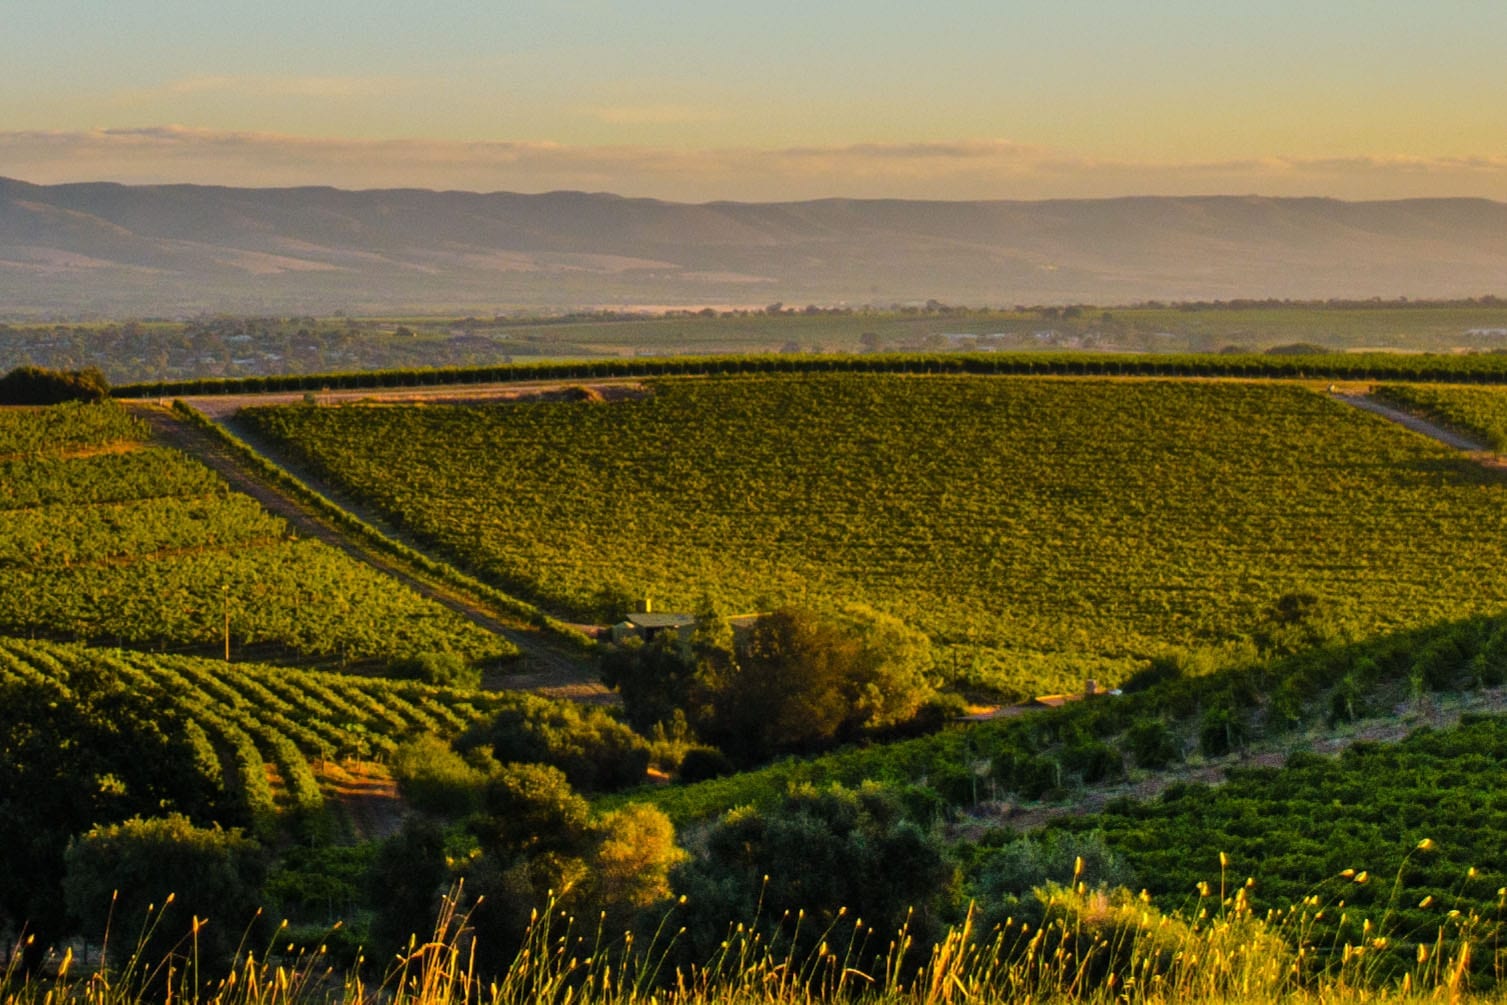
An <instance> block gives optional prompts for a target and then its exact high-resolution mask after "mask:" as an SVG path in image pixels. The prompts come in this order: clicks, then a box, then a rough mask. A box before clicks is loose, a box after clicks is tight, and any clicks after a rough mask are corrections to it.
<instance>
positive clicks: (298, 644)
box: [0, 405, 511, 664]
mask: <svg viewBox="0 0 1507 1005" xmlns="http://www.w3.org/2000/svg"><path fill="white" fill-rule="evenodd" d="M227 616H228V618H229V622H230V628H229V631H230V635H231V642H232V645H233V647H234V648H236V649H237V650H245V649H246V648H247V647H255V650H254V651H256V652H257V653H259V654H264V655H268V656H276V657H292V658H297V659H306V660H316V661H323V662H335V663H340V664H349V663H355V662H360V661H374V660H386V659H390V658H394V657H402V656H408V655H414V654H419V653H426V652H456V653H459V654H461V655H463V656H465V657H467V658H469V659H474V660H480V659H491V658H496V657H499V656H502V655H505V654H507V653H508V652H510V651H511V647H510V646H509V645H508V644H507V643H506V642H504V641H502V640H499V639H496V638H494V637H493V636H491V635H489V634H487V633H486V632H483V631H482V630H480V629H478V628H476V627H474V626H472V625H471V624H470V623H469V622H466V621H465V620H464V619H462V618H460V617H459V616H458V615H456V614H453V613H451V612H450V611H448V610H445V609H444V608H442V607H440V606H439V605H437V604H434V603H432V602H430V601H428V600H425V599H423V598H421V597H419V596H417V595H416V594H414V593H412V592H410V591H408V590H406V589H402V588H399V587H397V586H396V585H395V584H394V583H392V582H391V581H390V580H388V579H387V578H385V577H383V576H381V575H379V574H378V573H376V572H374V571H372V570H371V569H369V568H368V567H366V566H364V565H361V564H359V563H357V562H355V561H354V560H352V559H350V558H347V557H346V556H345V555H342V554H340V553H338V552H336V551H335V550H333V549H331V548H329V547H327V546H325V545H323V544H321V543H318V542H314V541H307V540H296V539H294V538H293V537H292V536H291V534H290V533H289V530H288V527H287V525H286V524H285V523H284V521H283V520H282V519H281V518H278V517H274V516H271V515H269V514H268V513H266V512H264V511H263V510H262V509H261V508H260V507H259V506H258V505H257V504H256V503H255V502H253V501H252V500H251V499H250V498H248V497H246V496H241V495H237V494H235V493H232V492H230V491H229V490H228V489H227V487H226V486H225V484H224V483H223V482H222V481H220V479H219V478H218V477H217V476H215V475H214V474H212V473H211V472H210V471H209V470H208V469H206V468H204V467H203V466H201V465H200V464H198V463H197V462H195V461H193V460H191V459H189V458H188V457H186V456H184V455H183V454H180V453H178V452H177V451H174V450H169V449H166V448H163V447H158V446H153V445H151V444H150V443H148V442H147V432H146V429H145V427H144V426H143V425H142V424H141V423H140V422H139V421H137V420H136V419H133V418H132V417H131V416H130V415H129V414H127V413H126V412H125V411H124V410H123V409H121V408H119V407H117V406H114V405H92V406H82V405H67V406H57V407H53V408H46V409H4V410H0V630H3V631H6V632H9V633H11V634H37V635H43V636H48V637H54V638H67V639H82V640H95V641H101V642H107V643H111V644H115V645H130V646H142V647H154V648H162V647H169V648H183V649H193V648H210V647H217V644H219V643H221V641H222V638H223V634H224V632H225V619H226V617H227Z"/></svg>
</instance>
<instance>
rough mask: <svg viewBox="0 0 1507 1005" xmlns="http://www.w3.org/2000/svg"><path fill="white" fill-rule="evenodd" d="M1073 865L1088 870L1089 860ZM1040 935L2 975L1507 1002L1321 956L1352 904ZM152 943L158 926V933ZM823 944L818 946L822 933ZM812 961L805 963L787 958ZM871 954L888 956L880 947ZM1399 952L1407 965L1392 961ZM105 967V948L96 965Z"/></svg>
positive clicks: (1469, 935) (559, 990) (187, 990)
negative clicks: (685, 957)
mask: <svg viewBox="0 0 1507 1005" xmlns="http://www.w3.org/2000/svg"><path fill="white" fill-rule="evenodd" d="M1079 866H1080V868H1081V861H1080V863H1079ZM1037 896H1038V898H1039V900H1040V902H1041V905H1042V908H1043V913H1042V917H1041V919H1040V920H1039V922H1038V923H1036V924H1032V923H1029V922H1022V921H1016V920H1014V919H1011V920H1009V921H1007V922H1005V924H1004V925H1003V926H1000V927H998V928H996V929H995V930H993V931H992V932H979V931H976V930H975V928H974V924H973V914H972V912H971V911H970V914H969V917H968V919H967V920H965V921H964V922H963V923H962V924H961V925H959V926H957V927H954V928H952V929H950V930H949V931H948V932H947V933H946V934H945V935H944V936H943V937H942V938H941V939H940V940H939V941H938V942H937V943H936V944H935V945H933V946H932V947H931V948H930V950H929V951H921V950H918V948H917V947H916V946H915V945H913V943H912V940H911V937H910V936H909V934H908V933H907V932H906V931H905V930H904V929H902V930H901V931H899V932H896V933H893V934H890V935H888V936H886V935H884V934H883V933H875V932H873V931H871V930H867V929H865V927H864V926H863V923H862V922H861V921H856V920H855V921H854V922H853V923H852V924H850V925H846V926H845V927H843V928H842V931H838V928H839V926H843V925H844V922H843V920H842V919H841V918H840V919H839V921H838V923H836V924H835V925H834V927H833V929H830V930H829V931H827V932H823V933H801V932H800V925H801V924H802V921H803V918H795V919H790V918H786V919H784V921H785V922H786V925H785V927H784V928H783V931H784V932H785V935H786V937H780V936H776V937H775V938H774V939H772V940H771V939H769V938H767V937H766V935H764V934H760V933H763V932H768V931H771V930H772V929H771V926H769V925H767V924H766V925H757V924H753V925H749V926H744V925H738V926H735V927H733V928H731V929H730V930H729V933H728V936H727V938H726V939H725V940H724V941H723V942H722V944H721V948H720V950H718V951H717V952H716V953H715V954H714V956H713V957H712V958H711V959H709V960H707V961H706V962H705V963H703V964H699V965H692V966H681V967H678V968H677V967H674V966H672V965H671V963H670V960H671V958H672V957H673V956H674V950H675V943H676V940H677V939H678V937H679V933H677V932H676V931H674V928H673V921H672V917H673V913H672V915H670V916H667V917H666V922H665V923H662V924H661V925H660V927H659V930H658V931H656V932H655V933H654V934H653V936H652V937H651V938H650V939H649V940H648V944H647V945H646V946H638V945H636V944H635V942H634V939H633V936H632V935H631V934H629V935H627V936H624V937H620V938H616V939H610V938H606V937H604V933H602V932H601V931H600V930H596V931H591V930H589V929H584V928H582V927H581V926H579V925H577V924H576V923H575V922H574V921H572V920H571V919H569V918H568V917H567V916H566V915H564V914H561V913H556V912H553V911H546V912H545V913H543V914H542V915H539V916H537V917H536V920H535V923H534V925H533V926H532V928H531V931H530V934H529V936H528V939H527V942H526V944H525V945H524V947H523V948H522V949H521V950H520V952H519V953H518V954H517V955H516V956H515V957H514V959H513V961H512V963H511V964H510V966H509V967H508V968H507V970H506V971H505V972H503V973H501V974H498V975H495V976H483V975H480V974H478V973H477V972H476V970H475V968H474V967H473V964H472V960H473V952H472V950H473V943H472V940H471V938H470V932H469V929H468V927H467V918H466V917H465V916H464V915H463V914H462V913H460V912H458V911H457V910H456V909H455V903H454V901H453V900H449V901H447V902H446V906H445V907H444V909H443V910H442V912H441V916H440V918H439V920H438V923H437V924H436V928H435V931H434V933H433V935H432V937H431V938H430V939H429V940H428V941H426V942H424V943H422V944H420V943H418V942H417V940H414V941H413V942H411V943H410V945H409V949H408V951H407V952H406V953H404V954H400V955H399V956H397V957H396V958H395V959H394V961H393V962H392V964H391V966H390V967H389V968H388V970H387V973H386V975H385V977H383V978H382V979H381V980H379V981H368V980H366V979H365V978H363V976H361V973H362V971H361V968H359V967H358V969H357V970H353V971H348V972H341V971H340V970H338V969H337V968H336V967H334V966H332V965H330V964H329V963H328V962H327V961H326V960H325V959H324V957H323V952H322V950H321V951H319V952H315V953H312V954H308V955H301V956H297V957H294V958H278V957H276V956H273V955H268V956H265V957H257V956H256V955H255V954H249V953H248V954H243V955H242V957H241V959H240V961H239V963H238V964H237V965H236V966H235V967H234V968H233V969H231V970H230V971H229V972H227V973H226V974H225V975H224V976H223V977H219V976H208V977H206V976H205V970H202V969H201V968H200V967H199V965H198V964H197V962H196V960H195V953H194V949H193V946H194V940H193V937H192V934H190V935H189V936H188V937H186V938H185V939H184V940H183V942H182V943H180V946H182V947H184V949H183V952H182V955H181V956H176V957H172V958H170V959H168V960H165V961H152V960H148V959H145V958H143V954H142V953H141V951H140V950H139V949H138V950H137V951H135V952H134V953H132V954H129V955H128V956H127V957H126V958H125V959H124V960H123V961H120V962H118V963H116V964H114V965H113V966H112V967H106V966H104V965H100V966H97V967H95V968H93V969H92V970H91V969H82V970H81V969H80V968H78V967H76V966H75V962H76V961H75V960H74V958H73V956H72V953H71V951H70V952H69V953H68V954H65V955H64V956H63V957H62V958H61V959H58V960H55V961H54V963H53V965H52V966H51V967H50V968H49V969H48V971H47V972H45V973H43V974H41V975H39V976H32V977H26V976H23V975H22V974H21V973H20V972H19V970H18V969H17V968H16V966H15V964H14V963H12V965H11V966H10V968H9V969H7V970H5V971H4V972H3V973H0V1001H4V1002H7V1003H10V1002H16V1003H22V1005H33V1003H36V1005H41V1003H47V1005H51V1003H54V1002H59V1003H62V1002H69V1003H80V1005H136V1003H144V1002H156V1001H163V1002H167V1001H173V1000H179V1001H183V1002H192V1003H206V1005H208V1003H215V1005H273V1003H279V1005H281V1003H297V1005H301V1003H313V1002H350V1003H356V1002H362V1003H364V1002H383V1003H392V1005H404V1003H459V1002H465V1003H470V1002H478V1003H494V1002H495V1003H513V1002H519V1003H522V1002H559V1003H566V1002H581V1003H600V1005H637V1003H649V1002H678V1003H685V1005H702V1003H711V1002H747V1003H770V1005H776V1003H779V1005H784V1003H802V1002H828V1001H852V1002H875V1003H881V1002H882V1003H912V1002H914V1003H928V1005H929V1003H942V1002H949V1003H950V1002H1017V1001H1022V1002H1025V1001H1029V1002H1067V1001H1073V1002H1094V1003H1099V1002H1102V1003H1109V1002H1136V1003H1162V1002H1245V1001H1295V1002H1315V1003H1317V1002H1404V1001H1406V1002H1413V1001H1448V1002H1455V1001H1460V1000H1462V999H1465V998H1467V997H1469V998H1472V999H1475V1000H1482V1001H1501V1000H1503V997H1504V996H1503V995H1502V993H1501V991H1500V989H1499V984H1498V981H1499V979H1500V967H1499V964H1500V955H1501V952H1502V951H1501V950H1500V949H1498V948H1497V945H1496V943H1497V934H1498V933H1497V931H1496V928H1495V926H1493V925H1490V924H1488V923H1486V922H1484V921H1483V920H1482V919H1480V918H1478V917H1475V916H1459V917H1454V918H1450V919H1449V920H1448V921H1447V922H1446V924H1445V925H1443V926H1441V927H1440V928H1438V930H1437V931H1436V932H1434V933H1432V934H1429V933H1413V934H1415V935H1418V934H1422V935H1423V936H1424V937H1423V938H1421V939H1408V938H1399V939H1397V940H1395V941H1394V939H1393V937H1392V936H1390V935H1388V934H1386V933H1385V932H1384V929H1383V927H1382V926H1384V925H1385V923H1386V920H1385V918H1383V919H1382V922H1381V923H1380V925H1377V926H1373V925H1372V924H1371V923H1370V922H1369V921H1367V922H1364V923H1362V924H1361V925H1359V926H1358V929H1359V931H1360V932H1361V937H1360V938H1358V939H1357V940H1355V941H1353V942H1340V941H1338V940H1336V941H1334V942H1332V943H1328V944H1323V943H1318V942H1315V941H1314V938H1313V933H1314V932H1315V931H1316V928H1315V926H1316V923H1317V922H1318V920H1319V919H1320V918H1321V917H1322V916H1323V914H1324V913H1325V912H1326V911H1343V908H1344V905H1343V903H1326V904H1321V903H1319V902H1318V900H1317V898H1310V899H1307V900H1305V901H1303V902H1302V903H1300V904H1298V905H1296V906H1294V907H1293V908H1291V909H1289V910H1288V911H1285V912H1274V913H1269V914H1267V915H1266V916H1265V917H1257V916H1256V915H1255V914H1254V913H1253V912H1252V910H1251V908H1250V906H1249V903H1248V901H1247V899H1246V896H1245V889H1244V888H1238V889H1235V890H1234V891H1233V893H1229V894H1228V895H1227V894H1226V891H1225V890H1224V889H1223V882H1221V889H1220V890H1219V891H1218V893H1217V894H1215V893H1213V892H1211V891H1209V890H1208V889H1207V888H1205V891H1204V895H1203V897H1202V898H1201V899H1200V900H1199V901H1198V903H1197V904H1196V905H1195V906H1194V907H1193V908H1192V909H1191V910H1190V911H1189V912H1188V914H1187V915H1185V916H1178V915H1167V914H1163V913H1161V912H1160V911H1158V910H1157V909H1156V908H1155V907H1153V906H1152V904H1151V903H1150V901H1149V899H1148V898H1146V897H1145V895H1144V894H1143V895H1141V896H1139V897H1137V896H1133V895H1131V894H1129V893H1128V892H1126V891H1123V890H1121V891H1106V890H1103V889H1099V890H1090V889H1088V888H1087V887H1085V886H1084V885H1081V884H1079V885H1077V886H1072V887H1050V888H1047V889H1044V890H1040V891H1038V892H1037ZM148 927H149V928H150V922H149V923H148ZM813 936H814V937H813ZM794 945H803V946H807V947H811V948H807V949H803V950H795V949H792V948H789V947H791V946H794ZM876 946H880V947H882V948H879V949H877V950H876V949H875V947H876ZM1399 948H1401V949H1404V950H1405V953H1399V952H1398V950H1399ZM103 955H104V957H105V958H106V959H110V958H111V957H110V955H109V953H108V951H107V952H106V953H104V954H103Z"/></svg>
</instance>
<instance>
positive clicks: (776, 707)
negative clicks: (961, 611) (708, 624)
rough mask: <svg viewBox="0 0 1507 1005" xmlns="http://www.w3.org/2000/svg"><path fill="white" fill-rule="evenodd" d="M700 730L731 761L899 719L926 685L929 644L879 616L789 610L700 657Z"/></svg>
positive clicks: (696, 721) (928, 691)
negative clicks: (723, 650)
mask: <svg viewBox="0 0 1507 1005" xmlns="http://www.w3.org/2000/svg"><path fill="white" fill-rule="evenodd" d="M699 658H700V659H701V661H702V663H701V667H700V672H698V674H697V676H696V681H697V684H698V685H699V686H700V687H701V688H703V689H704V690H705V692H706V693H705V695H704V700H703V702H702V703H701V705H700V706H699V707H692V708H691V709H688V711H687V714H688V715H689V716H690V717H691V719H692V724H693V725H695V726H696V727H697V729H698V730H699V731H700V732H701V734H702V736H703V737H705V738H706V739H707V740H709V741H711V742H712V743H715V744H717V745H718V746H719V747H721V748H722V749H723V750H724V751H725V752H727V753H728V754H729V755H730V756H732V757H733V758H735V759H739V760H743V761H745V762H747V761H755V760H758V759H760V758H764V757H767V756H769V755H770V754H773V753H778V752H781V751H792V750H812V749H817V748H820V747H822V746H825V745H828V744H830V743H832V742H833V741H834V740H839V739H849V738H854V737H857V736H860V735H862V734H863V733H865V732H868V731H873V730H882V729H886V728H889V727H892V726H895V725H898V724H900V723H903V722H905V721H907V720H909V719H910V718H912V717H913V716H915V714H916V713H917V711H918V710H919V709H920V708H921V705H922V704H923V703H924V702H925V701H926V700H927V699H928V698H930V697H932V695H933V694H934V690H933V688H932V686H931V683H930V681H929V680H928V679H927V673H926V671H927V670H928V669H929V667H930V663H931V646H930V642H929V641H928V640H927V639H926V637H925V636H924V635H922V634H921V633H920V632H918V631H916V630H914V629H912V628H910V627H908V626H906V625H904V624H903V623H902V622H900V621H899V620H897V619H895V618H891V617H889V616H887V615H883V614H880V613H878V612H877V611H873V610H870V609H867V608H862V607H849V608H846V609H844V611H842V612H840V613H838V614H834V615H829V616H826V617H822V616H819V615H817V614H815V613H813V612H811V611H806V610H802V609H799V608H793V607H787V608H782V609H780V610H777V611H774V612H772V613H770V614H767V615H764V616H763V617H761V618H759V619H758V621H756V622H755V623H754V624H753V626H752V627H750V628H749V629H748V630H747V632H745V633H743V634H742V635H741V636H739V637H737V638H736V640H735V643H734V645H733V653H732V654H731V656H727V655H726V654H724V655H723V657H721V658H720V659H716V660H714V659H713V658H712V656H711V655H710V654H706V653H701V654H699Z"/></svg>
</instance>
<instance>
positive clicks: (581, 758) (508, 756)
mask: <svg viewBox="0 0 1507 1005" xmlns="http://www.w3.org/2000/svg"><path fill="white" fill-rule="evenodd" d="M457 746H458V747H459V748H460V749H461V750H462V751H467V750H474V749H476V748H479V747H483V746H484V747H486V748H488V749H489V750H490V753H491V756H492V757H494V758H495V759H496V760H498V761H500V762H503V763H507V762H512V761H517V762H526V763H538V764H548V765H552V766H553V767H556V768H558V769H560V770H561V771H562V772H564V774H565V777H566V778H568V779H569V780H570V783H571V785H573V786H575V787H577V788H580V789H582V790H585V791H590V792H608V791H612V790H614V789H622V788H626V787H628V786H632V785H639V784H641V783H642V782H643V780H644V775H645V773H646V772H647V771H648V769H649V743H648V741H647V740H645V739H644V738H643V737H641V736H639V735H638V734H636V733H634V732H633V730H631V729H629V728H628V727H627V726H625V725H623V724H622V723H620V722H618V721H617V720H616V719H614V718H612V716H610V715H609V714H608V713H607V712H606V711H604V710H602V709H599V708H591V707H587V706H581V705H575V704H572V703H570V702H563V701H551V700H549V699H546V698H538V697H534V696H531V695H522V694H520V695H516V696H514V698H513V700H512V701H511V702H510V704H509V705H508V706H507V707H505V708H503V709H501V710H500V711H499V712H498V713H497V714H496V715H495V716H494V717H493V718H492V719H491V720H490V721H489V722H487V723H484V724H481V725H478V726H476V727H474V728H472V729H471V730H470V731H468V732H467V733H466V735H465V736H463V737H461V739H460V740H459V741H458V743H457Z"/></svg>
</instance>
